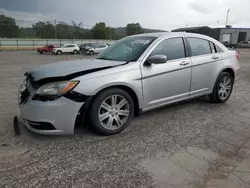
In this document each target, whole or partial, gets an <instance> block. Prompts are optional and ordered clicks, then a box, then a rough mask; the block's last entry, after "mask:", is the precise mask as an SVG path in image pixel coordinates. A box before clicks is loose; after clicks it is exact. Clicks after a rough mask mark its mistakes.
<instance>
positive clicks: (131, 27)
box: [126, 23, 143, 36]
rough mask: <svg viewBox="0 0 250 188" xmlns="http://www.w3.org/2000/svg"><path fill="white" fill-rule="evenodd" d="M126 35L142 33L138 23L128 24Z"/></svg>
mask: <svg viewBox="0 0 250 188" xmlns="http://www.w3.org/2000/svg"><path fill="white" fill-rule="evenodd" d="M126 33H127V35H128V36H129V35H135V34H140V33H143V29H142V27H141V25H140V24H139V23H130V24H128V25H127V27H126Z"/></svg>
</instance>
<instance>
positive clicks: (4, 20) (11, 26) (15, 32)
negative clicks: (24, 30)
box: [0, 15, 20, 38]
mask: <svg viewBox="0 0 250 188" xmlns="http://www.w3.org/2000/svg"><path fill="white" fill-rule="evenodd" d="M19 32H20V30H19V27H18V26H17V25H16V21H15V19H13V18H10V17H7V16H4V15H0V37H3V38H4V37H6V38H11V37H18V36H19Z"/></svg>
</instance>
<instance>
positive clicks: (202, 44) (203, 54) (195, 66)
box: [187, 37, 221, 97]
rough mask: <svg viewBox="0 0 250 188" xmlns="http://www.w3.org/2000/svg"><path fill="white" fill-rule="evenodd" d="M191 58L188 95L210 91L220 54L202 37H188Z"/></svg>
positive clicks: (218, 66) (197, 94)
mask: <svg viewBox="0 0 250 188" xmlns="http://www.w3.org/2000/svg"><path fill="white" fill-rule="evenodd" d="M187 41H188V44H189V46H190V54H191V60H192V80H191V88H190V96H191V97H193V96H199V95H202V94H207V93H211V91H212V90H213V85H214V81H215V79H216V77H217V73H218V71H219V70H218V69H220V64H219V63H220V61H221V55H220V53H217V51H216V48H215V45H214V43H212V42H211V41H209V40H206V39H203V38H196V37H188V38H187Z"/></svg>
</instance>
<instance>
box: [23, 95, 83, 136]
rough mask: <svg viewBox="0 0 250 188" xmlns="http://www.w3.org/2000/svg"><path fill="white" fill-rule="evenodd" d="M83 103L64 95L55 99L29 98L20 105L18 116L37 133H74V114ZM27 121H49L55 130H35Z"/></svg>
mask: <svg viewBox="0 0 250 188" xmlns="http://www.w3.org/2000/svg"><path fill="white" fill-rule="evenodd" d="M83 104H84V103H79V102H74V101H71V100H69V99H66V98H64V97H61V98H59V99H57V100H55V101H48V102H43V101H37V100H32V99H31V98H29V99H28V101H27V102H26V103H25V104H24V105H20V112H21V113H20V116H21V120H22V121H23V123H24V124H25V125H26V127H27V128H29V129H30V130H31V131H33V132H36V133H39V134H53V135H54V134H58V135H67V134H73V133H74V127H75V126H74V125H75V120H76V115H77V113H78V112H79V110H80V108H81V106H82V105H83ZM27 120H29V121H34V122H48V123H51V124H52V125H53V126H54V127H55V128H56V130H37V129H34V128H32V127H31V126H30V125H29V123H28V122H27Z"/></svg>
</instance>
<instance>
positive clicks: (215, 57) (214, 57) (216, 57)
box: [212, 56, 220, 59]
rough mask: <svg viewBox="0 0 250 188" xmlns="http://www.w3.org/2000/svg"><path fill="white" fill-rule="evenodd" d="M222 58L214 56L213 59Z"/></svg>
mask: <svg viewBox="0 0 250 188" xmlns="http://www.w3.org/2000/svg"><path fill="white" fill-rule="evenodd" d="M219 58H220V57H218V56H213V57H212V59H219Z"/></svg>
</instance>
